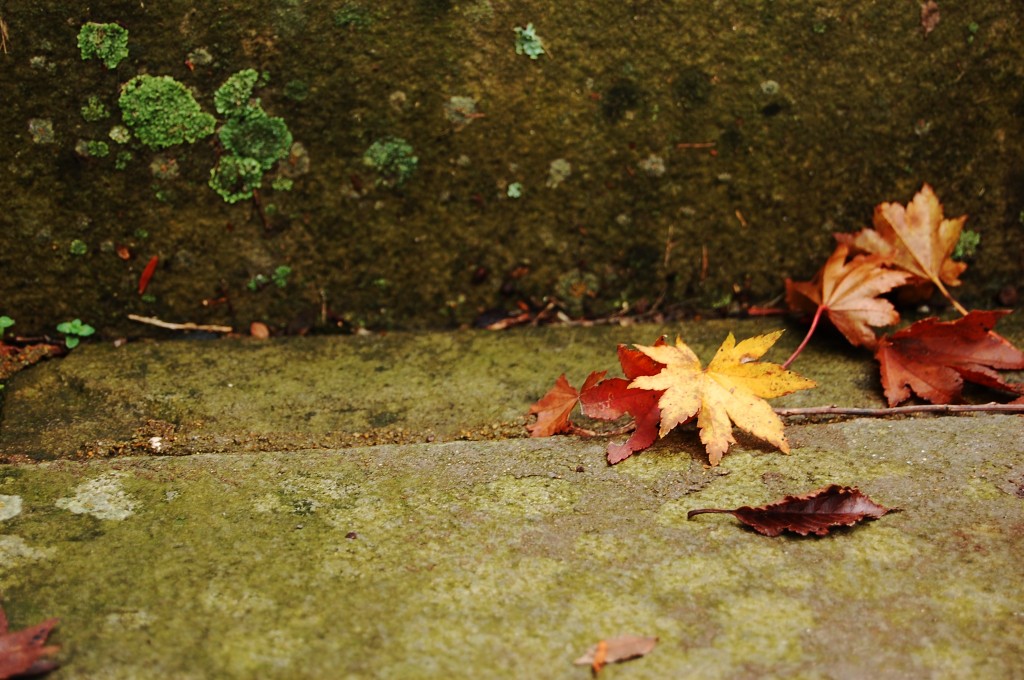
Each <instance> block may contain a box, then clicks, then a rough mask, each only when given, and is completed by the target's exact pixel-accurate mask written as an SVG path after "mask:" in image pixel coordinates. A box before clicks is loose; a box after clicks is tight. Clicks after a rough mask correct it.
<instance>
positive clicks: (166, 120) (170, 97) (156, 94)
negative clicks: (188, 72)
mask: <svg viewBox="0 0 1024 680" xmlns="http://www.w3.org/2000/svg"><path fill="white" fill-rule="evenodd" d="M118 104H119V105H120V106H121V114H122V116H123V118H124V122H125V124H126V125H127V126H128V127H129V128H131V129H132V132H134V133H135V136H136V137H138V138H139V141H141V142H142V143H143V144H145V145H146V146H148V147H150V148H153V149H165V148H167V147H169V146H174V145H175V144H182V143H184V142H189V143H192V142H195V141H196V140H199V139H202V138H203V137H208V136H209V135H211V134H213V130H214V128H215V126H216V120H215V119H214V117H213V116H211V115H210V114H208V113H205V112H203V110H202V108H201V107H200V106H199V103H198V102H197V101H196V99H195V97H193V96H192V93H191V92H190V91H189V89H188V88H186V87H185V86H184V85H182V84H181V83H180V82H178V81H177V80H175V79H174V78H171V77H170V76H149V75H141V76H135V77H134V78H132V79H131V80H129V81H128V82H127V83H125V84H124V85H122V86H121V97H120V98H119V99H118Z"/></svg>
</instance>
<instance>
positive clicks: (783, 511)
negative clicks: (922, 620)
mask: <svg viewBox="0 0 1024 680" xmlns="http://www.w3.org/2000/svg"><path fill="white" fill-rule="evenodd" d="M887 512H892V509H891V508H885V507H882V506H881V505H879V504H878V503H875V502H874V501H873V500H871V499H870V498H868V497H867V496H865V495H864V494H862V493H861V492H860V491H859V490H858V489H853V488H850V487H848V486H839V485H837V484H833V485H832V486H827V487H824V488H822V489H818V490H817V491H812V492H811V493H809V494H806V495H803V496H786V497H785V498H783V499H782V500H781V501H777V502H775V503H771V504H769V505H763V506H761V507H758V508H752V507H750V506H746V505H745V506H743V507H741V508H736V509H734V510H722V509H720V508H704V509H700V510H690V512H688V513H686V519H693V518H694V517H695V516H697V515H701V514H705V513H724V514H729V515H733V516H734V517H735V518H736V519H738V520H739V521H741V522H743V523H744V524H746V525H747V526H749V527H751V528H753V529H754V530H755V531H757V532H758V533H761V534H764V535H765V536H778V535H779V534H781V533H782V532H783V531H792V532H793V533H795V534H800V535H801V536H807V535H808V534H815V535H816V536H824V535H825V534H827V533H828V532H829V529H831V528H832V527H837V526H853V525H854V524H856V523H857V522H859V521H861V520H863V519H878V518H879V517H881V516H882V515H884V514H886V513H887Z"/></svg>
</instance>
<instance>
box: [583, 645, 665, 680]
mask: <svg viewBox="0 0 1024 680" xmlns="http://www.w3.org/2000/svg"><path fill="white" fill-rule="evenodd" d="M657 644H658V638H656V637H645V636H642V635H621V636H619V637H614V638H609V639H607V640H601V641H600V642H598V643H597V644H596V645H594V646H593V647H591V648H590V649H588V650H587V651H586V653H584V654H583V656H581V657H580V658H578V659H576V660H575V661H573V663H574V664H575V665H577V666H590V667H591V668H592V669H593V671H594V674H595V675H596V674H597V673H600V672H601V668H602V667H604V665H605V664H609V663H619V662H620V661H628V660H630V659H635V658H637V657H638V656H645V655H647V654H650V652H651V650H652V649H654V647H655V645H657Z"/></svg>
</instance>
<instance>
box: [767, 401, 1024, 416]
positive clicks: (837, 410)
mask: <svg viewBox="0 0 1024 680" xmlns="http://www.w3.org/2000/svg"><path fill="white" fill-rule="evenodd" d="M774 410H775V413H776V414H778V415H780V416H782V417H783V418H792V417H796V416H864V417H869V418H883V417H885V416H899V415H903V414H905V413H978V412H986V413H1024V404H997V403H995V402H990V403H988V404H917V405H915V406H893V407H890V408H847V407H845V406H811V407H809V408H777V409H774Z"/></svg>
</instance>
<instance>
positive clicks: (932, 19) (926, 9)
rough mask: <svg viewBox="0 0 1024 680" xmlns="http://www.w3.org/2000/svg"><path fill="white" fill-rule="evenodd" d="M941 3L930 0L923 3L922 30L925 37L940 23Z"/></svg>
mask: <svg viewBox="0 0 1024 680" xmlns="http://www.w3.org/2000/svg"><path fill="white" fill-rule="evenodd" d="M939 18H940V17H939V3H937V2H935V0H928V1H927V2H922V3H921V31H922V32H923V33H924V35H925V37H928V34H929V33H931V32H932V31H934V30H935V27H936V26H938V25H939Z"/></svg>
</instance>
